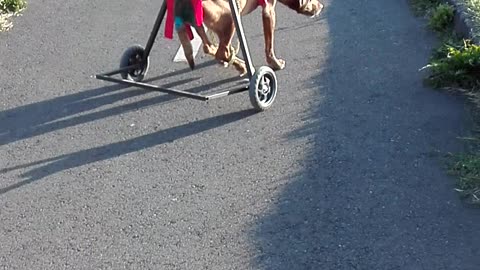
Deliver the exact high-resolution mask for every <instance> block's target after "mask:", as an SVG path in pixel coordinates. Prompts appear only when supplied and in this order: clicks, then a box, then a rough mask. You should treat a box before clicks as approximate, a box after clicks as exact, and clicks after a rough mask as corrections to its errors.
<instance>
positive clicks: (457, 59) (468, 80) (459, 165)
mask: <svg viewBox="0 0 480 270" xmlns="http://www.w3.org/2000/svg"><path fill="white" fill-rule="evenodd" d="M461 1H463V3H462V4H464V5H465V7H467V8H466V9H465V10H468V14H467V16H468V17H469V20H470V21H471V22H473V24H474V25H476V26H478V27H479V28H478V29H473V31H472V34H473V35H476V33H480V31H479V30H480V0H461ZM411 3H412V7H413V9H414V11H415V12H416V14H417V15H420V16H425V17H426V18H427V20H428V27H429V28H430V29H431V30H432V31H434V32H436V33H437V34H438V36H439V38H440V39H441V45H440V47H439V48H437V49H435V50H434V52H433V53H432V57H431V59H430V61H429V63H428V64H427V65H426V66H425V67H424V68H423V69H425V70H428V71H429V74H428V75H427V77H426V78H425V81H426V83H427V84H428V85H430V86H431V87H433V88H435V89H444V90H449V91H455V92H459V93H462V94H465V95H466V96H468V97H469V98H470V99H471V100H472V101H473V103H474V104H475V105H476V106H475V111H476V112H475V113H474V115H475V117H474V120H475V121H474V122H475V128H474V129H475V132H478V131H477V130H480V129H479V128H477V126H479V124H480V121H479V120H480V117H479V115H480V114H479V113H478V111H479V110H478V109H479V108H480V46H479V45H478V44H475V43H474V42H472V41H471V40H470V39H464V38H462V37H460V36H459V35H458V34H457V33H455V31H454V16H455V12H456V10H455V7H454V6H452V5H450V4H448V3H446V2H445V1H441V0H411ZM468 143H471V145H472V147H471V149H474V150H472V152H471V153H461V154H455V155H453V159H452V160H451V164H450V168H449V171H450V173H452V174H454V175H455V176H456V177H457V179H458V180H457V188H456V190H457V191H458V192H459V193H460V194H461V195H462V196H463V197H464V198H465V199H466V200H467V201H468V202H471V203H474V204H479V205H480V151H479V150H478V149H480V138H477V137H474V138H468Z"/></svg>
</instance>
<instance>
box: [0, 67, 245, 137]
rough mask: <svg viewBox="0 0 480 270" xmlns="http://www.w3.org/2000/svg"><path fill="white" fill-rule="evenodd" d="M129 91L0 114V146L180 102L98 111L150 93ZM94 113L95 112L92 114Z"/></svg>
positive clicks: (153, 101)
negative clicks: (160, 105) (135, 111)
mask: <svg viewBox="0 0 480 270" xmlns="http://www.w3.org/2000/svg"><path fill="white" fill-rule="evenodd" d="M214 64H215V62H214V61H207V62H204V63H200V64H199V65H198V66H197V68H204V67H208V66H210V65H214ZM189 71H190V69H189V68H185V69H181V70H178V71H173V72H170V73H167V74H163V75H160V76H157V77H152V78H149V79H147V80H145V81H144V82H147V83H148V82H153V81H158V80H162V79H166V78H168V77H172V76H176V75H181V74H185V73H187V72H189ZM198 79H200V77H194V78H187V79H182V80H178V81H175V82H172V83H167V84H163V85H161V86H162V87H165V88H172V87H177V86H180V85H184V84H187V83H189V82H192V81H194V80H198ZM240 79H241V78H240V77H238V76H237V77H230V78H226V79H220V80H218V81H214V82H211V83H208V84H203V85H200V86H195V87H191V88H189V89H186V90H185V91H188V92H192V93H200V92H203V91H206V90H208V89H211V88H215V87H218V86H220V85H222V84H226V83H230V82H235V81H239V80H240ZM127 88H128V87H126V86H123V85H110V86H104V87H100V88H95V89H90V90H85V91H81V92H78V93H75V94H71V95H65V96H61V97H57V98H54V99H50V100H46V101H40V102H37V103H32V104H28V105H25V106H20V107H16V108H13V109H9V110H5V111H2V112H0V146H2V145H6V144H10V143H13V142H16V141H20V140H25V139H29V138H33V137H36V136H40V135H44V134H47V133H50V132H53V131H57V130H61V129H64V128H68V127H72V126H76V125H81V124H85V123H89V122H93V121H96V120H99V119H104V118H108V117H112V116H115V115H119V114H124V113H127V112H129V111H132V110H138V109H144V108H147V107H150V106H154V105H158V104H161V103H164V102H167V101H172V100H173V99H176V98H181V97H177V96H173V95H165V94H159V95H158V96H155V97H153V98H147V99H143V100H140V101H137V102H131V103H126V104H122V105H119V106H116V107H109V108H105V109H103V110H98V109H99V108H101V107H103V106H105V105H109V104H113V103H115V102H119V101H125V100H127V99H129V98H133V97H137V96H142V95H145V94H146V93H147V92H148V91H146V90H142V89H139V88H131V89H128V90H127ZM93 110H95V111H94V112H89V111H93Z"/></svg>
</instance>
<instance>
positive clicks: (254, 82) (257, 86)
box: [249, 66, 277, 111]
mask: <svg viewBox="0 0 480 270" xmlns="http://www.w3.org/2000/svg"><path fill="white" fill-rule="evenodd" d="M249 95H250V102H251V103H252V105H253V107H255V109H256V110H258V111H265V110H266V109H268V108H270V106H272V104H273V101H274V100H275V97H276V96H277V77H276V76H275V72H274V71H273V70H272V69H271V68H270V67H267V66H262V67H260V68H259V69H257V70H256V71H255V74H253V77H252V79H251V80H250V89H249Z"/></svg>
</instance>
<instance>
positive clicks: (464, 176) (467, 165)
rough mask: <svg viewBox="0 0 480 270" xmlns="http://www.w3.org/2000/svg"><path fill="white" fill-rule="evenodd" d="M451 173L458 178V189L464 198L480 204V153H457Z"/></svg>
mask: <svg viewBox="0 0 480 270" xmlns="http://www.w3.org/2000/svg"><path fill="white" fill-rule="evenodd" d="M450 173H452V174H453V175H455V176H457V178H458V181H457V188H456V190H457V191H458V192H459V193H460V195H461V196H462V198H464V199H465V200H466V201H467V202H469V203H472V204H476V205H480V155H478V154H459V155H455V156H454V157H453V162H452V164H451V166H450Z"/></svg>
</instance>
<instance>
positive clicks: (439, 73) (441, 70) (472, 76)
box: [425, 40, 480, 91]
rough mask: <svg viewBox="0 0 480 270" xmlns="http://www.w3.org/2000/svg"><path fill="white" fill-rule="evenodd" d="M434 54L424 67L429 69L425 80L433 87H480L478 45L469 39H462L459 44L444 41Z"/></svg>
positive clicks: (473, 89) (472, 88)
mask: <svg viewBox="0 0 480 270" xmlns="http://www.w3.org/2000/svg"><path fill="white" fill-rule="evenodd" d="M436 56H437V58H433V59H432V61H431V63H430V64H429V65H427V66H426V67H425V68H428V69H430V71H431V74H430V76H429V77H428V78H427V81H428V82H429V83H430V84H431V85H432V86H433V87H436V88H440V87H452V88H460V89H469V91H478V90H479V89H480V81H479V80H480V46H478V45H475V44H472V43H471V41H469V40H464V41H463V44H462V45H461V46H458V45H456V44H453V45H452V44H448V43H446V44H444V45H443V46H442V47H441V48H440V49H438V50H437V52H436Z"/></svg>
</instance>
